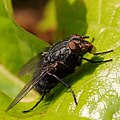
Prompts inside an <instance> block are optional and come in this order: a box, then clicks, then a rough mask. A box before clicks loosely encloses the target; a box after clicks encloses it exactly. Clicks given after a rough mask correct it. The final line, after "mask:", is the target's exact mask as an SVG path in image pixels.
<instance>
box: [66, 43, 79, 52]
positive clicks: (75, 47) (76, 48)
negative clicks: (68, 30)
mask: <svg viewBox="0 0 120 120" xmlns="http://www.w3.org/2000/svg"><path fill="white" fill-rule="evenodd" d="M68 46H69V48H70V50H71V51H72V52H77V51H79V49H80V47H79V45H78V44H77V43H75V42H74V41H70V42H69V43H68Z"/></svg>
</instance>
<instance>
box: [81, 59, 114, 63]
mask: <svg viewBox="0 0 120 120" xmlns="http://www.w3.org/2000/svg"><path fill="white" fill-rule="evenodd" d="M81 59H83V60H86V61H88V62H91V63H105V62H110V61H112V59H109V60H99V61H94V60H89V59H87V58H81Z"/></svg>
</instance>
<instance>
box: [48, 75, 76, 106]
mask: <svg viewBox="0 0 120 120" xmlns="http://www.w3.org/2000/svg"><path fill="white" fill-rule="evenodd" d="M48 74H49V75H52V76H53V77H55V78H56V79H57V80H58V81H59V82H61V83H62V84H64V85H65V86H66V87H67V88H68V89H70V92H71V93H72V96H73V99H74V101H75V104H76V105H77V104H78V103H77V100H76V96H75V93H74V91H73V90H72V88H71V86H70V85H68V84H67V83H66V82H64V81H63V80H62V79H60V78H58V77H57V76H56V75H54V74H51V73H48Z"/></svg>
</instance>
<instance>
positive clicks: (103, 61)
mask: <svg viewBox="0 0 120 120" xmlns="http://www.w3.org/2000/svg"><path fill="white" fill-rule="evenodd" d="M110 52H113V50H109V51H105V52H99V53H95V54H94V55H103V54H107V53H110ZM81 59H83V60H86V61H88V62H91V63H105V62H110V61H112V59H109V60H100V61H94V60H89V59H87V58H81Z"/></svg>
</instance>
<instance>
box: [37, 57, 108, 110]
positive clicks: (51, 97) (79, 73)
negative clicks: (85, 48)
mask: <svg viewBox="0 0 120 120" xmlns="http://www.w3.org/2000/svg"><path fill="white" fill-rule="evenodd" d="M96 59H97V60H98V61H103V60H104V57H102V56H93V57H92V58H91V60H96ZM83 61H84V60H83ZM101 64H106V63H90V62H88V61H86V62H85V63H83V64H82V65H81V66H80V67H78V68H77V69H76V70H75V72H74V73H73V74H71V75H69V76H68V77H66V78H65V79H64V80H65V82H66V83H68V84H69V85H70V86H71V87H72V85H73V84H75V83H76V82H77V81H79V80H82V78H83V77H84V76H87V75H90V74H93V73H94V71H95V70H96V68H97V67H98V66H100V65H101ZM73 79H74V80H73ZM78 89H79V88H78ZM73 90H74V88H73ZM66 91H69V89H67V88H66V86H64V85H63V84H61V83H59V84H58V85H57V86H56V87H55V88H53V89H52V90H51V92H50V94H48V95H47V96H46V97H45V99H44V100H43V101H45V102H46V103H47V104H50V103H51V101H52V103H54V102H55V101H56V100H57V99H58V98H59V97H60V96H61V95H63V94H64V93H65V92H66ZM70 94H71V93H70ZM47 104H46V105H47ZM43 107H44V106H43ZM38 108H39V107H38Z"/></svg>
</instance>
